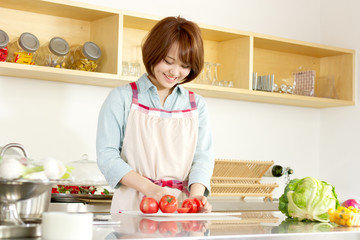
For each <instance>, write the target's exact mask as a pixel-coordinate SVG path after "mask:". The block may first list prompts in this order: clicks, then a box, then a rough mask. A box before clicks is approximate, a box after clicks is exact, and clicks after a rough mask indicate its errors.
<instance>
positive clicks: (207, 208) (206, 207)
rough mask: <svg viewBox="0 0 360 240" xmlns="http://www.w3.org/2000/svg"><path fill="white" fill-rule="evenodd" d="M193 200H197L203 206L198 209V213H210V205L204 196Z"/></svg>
mask: <svg viewBox="0 0 360 240" xmlns="http://www.w3.org/2000/svg"><path fill="white" fill-rule="evenodd" d="M194 198H197V199H199V200H200V201H201V202H202V204H203V207H200V209H199V212H202V213H209V212H211V211H212V205H211V204H210V203H209V202H208V200H207V198H206V197H205V196H195V197H194Z"/></svg>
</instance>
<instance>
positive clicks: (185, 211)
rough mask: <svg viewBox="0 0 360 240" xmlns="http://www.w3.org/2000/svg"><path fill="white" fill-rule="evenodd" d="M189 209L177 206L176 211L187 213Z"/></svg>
mask: <svg viewBox="0 0 360 240" xmlns="http://www.w3.org/2000/svg"><path fill="white" fill-rule="evenodd" d="M189 210H190V208H178V209H177V212H178V213H188V212H189Z"/></svg>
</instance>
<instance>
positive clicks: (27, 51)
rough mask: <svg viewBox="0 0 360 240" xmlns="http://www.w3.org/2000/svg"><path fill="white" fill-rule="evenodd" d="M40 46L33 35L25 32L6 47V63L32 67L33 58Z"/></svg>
mask: <svg viewBox="0 0 360 240" xmlns="http://www.w3.org/2000/svg"><path fill="white" fill-rule="evenodd" d="M39 46H40V44H39V40H38V39H37V37H36V36H35V35H34V34H31V33H28V32H25V33H22V34H21V35H20V37H19V38H17V39H15V40H14V41H12V42H10V43H9V45H8V50H9V53H8V56H7V59H6V61H7V62H14V63H22V64H30V65H34V64H35V63H34V56H35V52H36V50H38V48H39Z"/></svg>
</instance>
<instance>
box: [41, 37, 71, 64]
mask: <svg viewBox="0 0 360 240" xmlns="http://www.w3.org/2000/svg"><path fill="white" fill-rule="evenodd" d="M69 50H70V47H69V44H68V43H67V42H66V41H65V40H64V39H63V38H60V37H54V38H52V39H51V40H50V42H48V43H46V44H44V45H43V46H41V47H40V48H39V50H38V51H37V52H36V57H35V60H34V61H35V64H36V65H40V66H49V67H56V68H65V60H66V57H67V54H68V53H69Z"/></svg>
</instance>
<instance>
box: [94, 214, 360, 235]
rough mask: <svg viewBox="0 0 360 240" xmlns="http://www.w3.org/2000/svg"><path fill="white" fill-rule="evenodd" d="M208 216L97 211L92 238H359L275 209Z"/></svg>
mask: <svg viewBox="0 0 360 240" xmlns="http://www.w3.org/2000/svg"><path fill="white" fill-rule="evenodd" d="M236 214H241V215H233V216H230V215H218V213H215V214H214V215H209V216H208V217H202V216H201V217H192V216H191V217H185V215H184V216H182V217H181V216H180V217H179V214H178V215H177V216H172V217H168V216H165V217H164V216H163V217H161V216H156V217H153V216H151V217H144V216H143V215H142V214H141V213H138V214H134V213H131V214H129V213H120V214H113V215H110V214H96V215H95V221H94V226H93V239H128V238H132V239H144V238H147V239H159V238H165V237H171V238H186V239H204V238H206V239H291V240H292V239H297V240H298V239H307V240H316V239H321V240H323V239H326V240H332V239H346V240H352V239H360V227H342V226H337V225H332V224H329V223H314V222H310V223H304V222H295V221H288V220H285V218H284V215H283V214H281V212H278V211H258V212H256V211H246V212H241V213H236Z"/></svg>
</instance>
